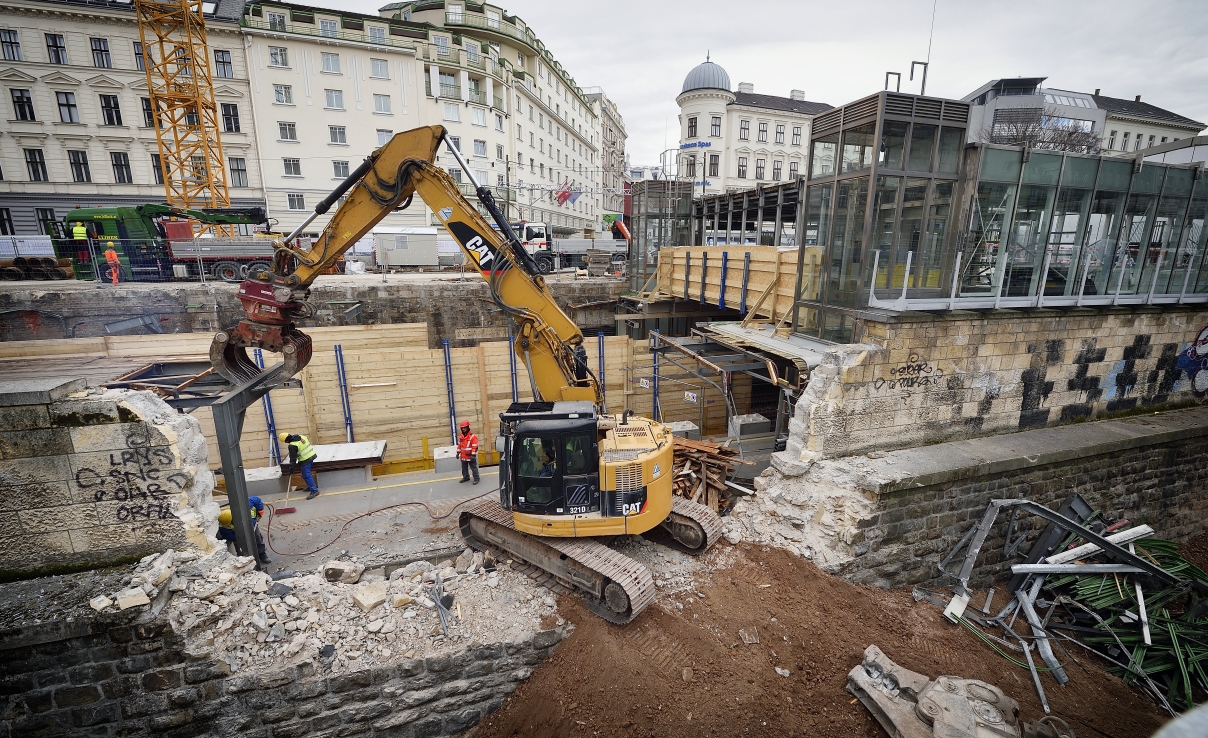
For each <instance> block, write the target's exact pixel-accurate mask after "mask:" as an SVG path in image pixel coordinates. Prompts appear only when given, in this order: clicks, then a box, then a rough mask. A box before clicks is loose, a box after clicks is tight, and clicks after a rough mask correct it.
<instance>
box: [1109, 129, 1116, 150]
mask: <svg viewBox="0 0 1208 738" xmlns="http://www.w3.org/2000/svg"><path fill="white" fill-rule="evenodd" d="M1114 148H1116V132H1115V131H1112V132H1111V135H1110V136H1108V137H1107V150H1108V151H1111V150H1112V149H1114Z"/></svg>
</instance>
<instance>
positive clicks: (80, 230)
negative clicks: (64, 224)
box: [71, 225, 88, 241]
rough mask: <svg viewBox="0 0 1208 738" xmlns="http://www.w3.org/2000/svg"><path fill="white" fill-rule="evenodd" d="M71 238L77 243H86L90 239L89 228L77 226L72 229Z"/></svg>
mask: <svg viewBox="0 0 1208 738" xmlns="http://www.w3.org/2000/svg"><path fill="white" fill-rule="evenodd" d="M71 237H72V238H74V239H76V240H77V241H85V240H87V239H88V228H86V227H85V226H82V225H78V226H75V227H74V228H72V229H71Z"/></svg>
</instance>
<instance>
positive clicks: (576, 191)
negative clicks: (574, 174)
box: [570, 187, 583, 205]
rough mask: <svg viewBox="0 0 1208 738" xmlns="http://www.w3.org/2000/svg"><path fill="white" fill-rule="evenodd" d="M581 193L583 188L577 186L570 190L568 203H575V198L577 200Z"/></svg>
mask: <svg viewBox="0 0 1208 738" xmlns="http://www.w3.org/2000/svg"><path fill="white" fill-rule="evenodd" d="M582 195H583V190H581V189H579V188H578V187H576V188H575V189H574V190H572V191H571V193H570V204H571V205H574V204H575V201H576V200H578V199H579V198H580V197H581V196H582Z"/></svg>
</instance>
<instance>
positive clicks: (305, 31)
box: [239, 15, 417, 51]
mask: <svg viewBox="0 0 1208 738" xmlns="http://www.w3.org/2000/svg"><path fill="white" fill-rule="evenodd" d="M239 27H240V28H250V29H254V30H260V31H268V32H271V33H290V34H293V35H295V36H314V37H315V38H321V39H323V38H325V39H329V40H332V41H351V42H355V43H360V44H372V45H374V46H387V47H390V48H393V49H406V50H408V51H416V50H417V49H416V46H415V43H414V42H411V43H406V42H403V41H397V40H395V39H393V38H391V37H390V36H386V37H384V38H383V37H380V36H378V37H374V38H370V37H369V34H368V33H366V32H364V31H349V30H346V29H341V30H339V31H327V32H322V31H320V30H319V28H318V27H317V26H312V25H309V24H306V23H289V22H286V23H271V24H270V23H269V21H267V20H265V19H263V18H254V17H252V16H247V15H245V16H243V17H241V18H240V19H239Z"/></svg>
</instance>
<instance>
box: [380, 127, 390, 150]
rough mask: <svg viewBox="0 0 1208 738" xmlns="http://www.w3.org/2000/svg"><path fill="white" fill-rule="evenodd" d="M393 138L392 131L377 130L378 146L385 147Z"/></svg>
mask: <svg viewBox="0 0 1208 738" xmlns="http://www.w3.org/2000/svg"><path fill="white" fill-rule="evenodd" d="M393 136H394V131H387V130H386V129H384V128H379V129H377V137H378V146H385V145H386V144H387V143H389V142H390V139H391V138H392V137H393Z"/></svg>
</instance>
